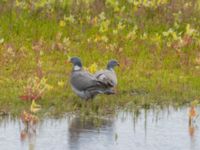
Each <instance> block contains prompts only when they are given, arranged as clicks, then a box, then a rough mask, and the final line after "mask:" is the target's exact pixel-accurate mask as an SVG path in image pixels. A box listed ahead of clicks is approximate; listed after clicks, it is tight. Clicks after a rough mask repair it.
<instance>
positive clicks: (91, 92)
mask: <svg viewBox="0 0 200 150" xmlns="http://www.w3.org/2000/svg"><path fill="white" fill-rule="evenodd" d="M70 62H71V63H72V64H73V69H72V73H71V77H70V84H71V87H72V90H73V91H74V92H75V93H76V94H77V95H78V96H79V97H81V98H82V99H85V100H88V99H93V98H94V97H95V96H96V95H97V94H103V93H106V91H109V89H107V87H106V86H107V85H106V84H105V83H104V82H102V81H100V80H98V79H97V78H96V77H95V76H94V75H92V74H90V73H89V72H87V71H85V70H83V67H82V63H81V60H80V58H79V57H72V58H71V59H70Z"/></svg>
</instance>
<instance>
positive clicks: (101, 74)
mask: <svg viewBox="0 0 200 150" xmlns="http://www.w3.org/2000/svg"><path fill="white" fill-rule="evenodd" d="M116 66H119V63H118V62H117V61H116V60H110V61H109V62H108V64H107V68H106V69H105V70H100V71H98V72H96V73H95V77H96V78H97V79H98V80H100V81H102V82H103V83H104V84H105V85H106V87H107V90H106V92H107V93H105V94H115V92H114V91H113V90H112V89H113V88H114V87H115V86H116V85H117V76H116V73H115V71H114V68H115V67H116Z"/></svg>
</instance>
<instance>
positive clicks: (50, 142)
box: [0, 107, 200, 150]
mask: <svg viewBox="0 0 200 150" xmlns="http://www.w3.org/2000/svg"><path fill="white" fill-rule="evenodd" d="M199 110H200V108H197V109H196V112H199ZM188 118H189V117H188V108H186V107H184V108H177V109H174V108H167V109H162V110H161V109H151V110H134V111H133V112H119V113H118V114H117V115H116V116H111V117H81V116H79V115H66V116H65V117H63V118H60V119H55V118H45V119H44V120H40V121H39V122H38V124H35V125H34V126H31V127H28V128H27V126H26V125H24V124H23V123H22V122H21V121H20V120H18V119H11V118H5V119H1V121H0V133H1V134H0V145H1V149H3V150H4V149H5V150H7V149H8V150H10V149H15V150H27V149H29V150H49V149H52V150H62V149H71V150H85V149H87V150H90V149H91V150H93V149H98V150H104V149H108V150H113V149H115V150H121V149H126V150H132V149H137V150H146V149H162V150H171V149H181V150H198V149H199V148H200V132H199V130H198V125H199V123H200V120H199V119H196V120H195V121H192V122H191V123H189V124H188ZM11 143H12V144H11Z"/></svg>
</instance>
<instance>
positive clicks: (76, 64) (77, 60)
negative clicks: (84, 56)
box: [70, 57, 82, 70]
mask: <svg viewBox="0 0 200 150" xmlns="http://www.w3.org/2000/svg"><path fill="white" fill-rule="evenodd" d="M70 62H71V63H72V64H73V65H74V70H80V69H81V68H82V63H81V60H80V58H79V57H71V58H70Z"/></svg>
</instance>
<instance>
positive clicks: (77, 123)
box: [69, 117, 114, 149]
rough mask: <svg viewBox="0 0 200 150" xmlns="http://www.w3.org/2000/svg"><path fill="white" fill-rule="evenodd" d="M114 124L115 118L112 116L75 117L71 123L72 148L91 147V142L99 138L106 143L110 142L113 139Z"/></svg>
mask: <svg viewBox="0 0 200 150" xmlns="http://www.w3.org/2000/svg"><path fill="white" fill-rule="evenodd" d="M113 126H114V125H113V119H110V118H93V117H92V118H85V117H83V118H82V117H75V118H73V119H72V120H71V121H70V125H69V143H70V149H80V148H86V147H88V148H89V147H90V143H92V142H94V140H97V139H99V140H101V141H102V140H103V142H104V144H105V145H106V143H107V144H109V143H110V142H111V141H113V135H114V127H113ZM99 133H101V134H99ZM102 133H103V134H102ZM102 136H103V137H102ZM84 137H87V138H84ZM97 141H98V140H97Z"/></svg>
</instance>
